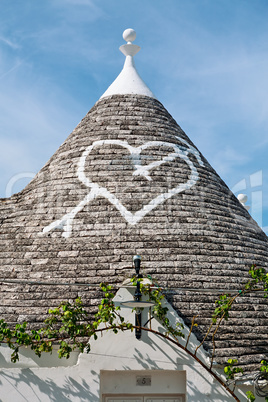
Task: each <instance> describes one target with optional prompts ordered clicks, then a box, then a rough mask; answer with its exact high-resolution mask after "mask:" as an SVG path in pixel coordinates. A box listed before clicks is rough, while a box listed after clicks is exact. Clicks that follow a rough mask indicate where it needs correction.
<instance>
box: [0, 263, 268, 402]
mask: <svg viewBox="0 0 268 402" xmlns="http://www.w3.org/2000/svg"><path fill="white" fill-rule="evenodd" d="M249 275H250V279H249V280H248V282H247V283H246V284H245V285H244V286H243V287H242V288H241V289H240V290H239V291H238V292H237V293H236V294H235V295H233V296H231V295H230V294H222V295H221V296H220V297H219V298H218V299H217V300H216V301H215V309H214V312H213V315H212V318H211V324H210V325H209V327H208V330H207V333H206V334H205V336H204V338H203V340H202V341H201V342H200V344H199V345H198V346H197V347H196V349H195V351H191V350H190V348H189V347H188V343H189V339H190V335H191V333H192V331H193V328H194V327H195V326H196V325H197V324H196V323H195V317H193V320H192V324H191V327H190V330H189V334H188V337H187V339H186V340H185V341H184V342H182V338H184V332H183V324H182V323H180V322H179V323H177V325H176V326H173V325H172V324H171V322H170V320H169V318H168V314H167V313H168V308H167V307H164V305H163V300H164V294H163V292H162V290H161V288H160V287H158V286H155V285H151V284H143V283H142V282H141V285H140V289H141V292H142V293H143V294H144V295H146V296H147V298H149V300H151V301H153V302H154V307H153V308H152V312H151V317H150V319H149V321H148V323H147V324H148V325H147V324H146V326H144V327H142V330H143V331H148V332H151V333H153V334H157V335H158V336H160V337H162V338H164V339H165V340H167V341H168V342H170V343H172V344H174V345H176V346H177V347H178V348H180V349H183V350H184V351H185V352H186V353H187V354H188V355H190V356H191V357H192V358H193V359H195V360H196V361H197V362H198V363H199V364H200V365H201V366H202V367H203V368H204V369H205V370H207V371H208V372H209V373H210V374H211V375H212V376H213V377H214V378H215V379H216V380H217V381H218V382H219V383H220V384H221V385H222V386H223V387H224V388H225V389H226V390H227V392H229V394H230V395H231V396H232V397H233V398H234V400H236V401H239V399H238V397H237V396H236V394H235V384H236V377H237V375H239V374H242V373H243V369H242V368H241V367H239V362H238V361H237V360H236V359H228V361H227V363H226V366H225V368H224V373H225V375H226V381H224V380H223V379H222V377H221V376H220V375H219V374H218V373H217V372H215V371H214V370H213V369H212V365H213V360H214V356H215V348H216V347H215V340H216V337H217V333H218V330H219V328H220V326H221V324H222V323H223V322H224V321H226V320H228V318H229V313H230V310H231V308H232V305H233V304H234V302H235V300H236V299H237V298H239V297H241V296H243V295H245V294H248V293H252V292H262V294H263V297H268V274H267V273H266V271H265V270H264V269H263V268H257V267H256V266H255V265H253V266H252V267H251V268H250V270H249ZM132 284H133V286H136V284H137V279H136V278H133V279H132ZM100 287H101V290H102V291H103V295H104V297H103V299H102V300H101V303H100V305H99V307H98V311H97V313H96V314H95V317H94V319H93V320H92V317H91V315H90V314H89V313H88V311H87V309H86V308H85V307H84V305H83V302H82V300H81V299H80V298H78V299H76V300H75V301H74V302H72V303H71V302H62V303H61V304H60V305H59V306H58V307H57V308H54V309H51V310H49V312H48V313H49V314H48V318H47V319H46V320H45V321H44V325H43V326H42V328H40V329H39V330H33V329H31V328H30V327H29V324H28V323H27V322H24V323H23V324H17V325H16V326H15V328H11V327H9V325H8V324H7V323H6V322H5V321H4V320H0V343H5V344H7V345H8V346H9V347H10V349H11V350H12V354H11V361H12V362H14V363H15V362H17V361H18V360H19V351H20V348H21V347H29V348H31V349H32V350H33V351H34V353H35V354H36V355H37V356H39V357H40V356H41V355H42V353H43V352H52V350H53V345H55V344H57V345H58V355H59V357H60V358H62V357H65V358H69V357H70V354H71V352H72V351H73V350H77V349H78V350H79V351H80V352H86V353H89V352H90V344H91V342H92V340H96V339H97V338H98V336H99V335H100V334H102V333H103V332H105V331H112V332H114V333H118V332H120V331H133V330H134V329H135V328H137V326H136V325H133V324H131V323H130V322H127V321H126V320H125V318H124V317H123V315H122V314H121V310H120V307H119V306H116V305H115V304H114V302H113V298H114V296H115V295H114V293H113V291H112V287H111V286H110V285H108V284H104V283H102V284H101V285H100ZM153 318H157V319H158V320H159V322H160V323H161V324H162V326H163V327H164V328H165V331H164V332H159V331H157V330H155V329H152V327H151V325H150V322H151V320H152V319H153ZM209 335H211V339H212V345H213V351H212V357H211V361H210V364H209V365H207V364H206V363H204V362H203V361H202V360H201V359H200V358H199V353H198V351H199V349H200V347H201V346H202V345H203V343H204V342H205V340H206V339H207V337H208V336H209ZM260 373H261V375H262V376H264V377H263V378H267V377H268V362H267V361H266V360H262V361H261V364H260ZM263 396H264V398H265V400H266V401H268V396H267V395H266V394H265V393H264V394H263ZM247 397H248V400H249V401H254V400H255V396H254V394H253V393H252V392H250V391H249V392H247Z"/></svg>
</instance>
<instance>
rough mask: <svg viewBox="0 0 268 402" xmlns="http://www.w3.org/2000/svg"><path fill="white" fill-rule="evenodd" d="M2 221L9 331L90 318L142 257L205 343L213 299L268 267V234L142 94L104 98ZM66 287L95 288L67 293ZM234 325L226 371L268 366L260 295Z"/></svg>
mask: <svg viewBox="0 0 268 402" xmlns="http://www.w3.org/2000/svg"><path fill="white" fill-rule="evenodd" d="M115 92H116V90H115ZM0 220H1V227H0V239H1V242H0V261H1V264H0V269H1V278H2V280H5V282H3V283H2V286H1V292H0V298H1V307H0V308H1V316H2V317H3V318H4V319H6V320H7V321H8V322H11V323H15V322H22V321H24V320H27V321H29V322H30V323H32V325H33V326H38V325H39V323H40V322H42V320H43V319H44V317H45V315H46V313H47V310H48V308H50V307H52V306H57V305H58V304H59V303H60V302H61V301H62V300H65V299H73V298H76V297H77V296H81V297H82V298H83V300H85V301H86V303H87V305H88V307H89V309H91V310H92V312H93V311H95V310H96V306H97V305H98V304H99V301H100V296H101V295H100V292H99V290H98V284H99V283H101V282H103V281H108V282H109V283H111V284H113V285H114V286H115V288H117V287H119V286H120V285H121V284H122V282H123V280H124V279H125V278H126V277H130V276H132V274H133V268H132V267H131V261H132V257H133V255H135V254H137V253H138V254H140V255H142V258H143V273H144V274H145V275H146V274H149V275H151V276H152V277H153V278H154V279H156V280H157V281H158V282H159V284H160V285H161V286H163V287H164V288H167V289H169V292H168V293H167V294H168V298H169V301H170V303H171V304H172V305H173V307H174V308H175V310H176V311H177V312H178V314H179V315H181V316H182V317H183V318H184V319H185V321H186V323H189V322H190V321H191V319H192V317H193V315H197V314H198V315H199V317H198V319H197V321H198V322H199V327H198V332H197V336H200V337H201V336H202V333H204V331H205V329H206V326H207V325H208V323H209V319H210V317H211V312H212V310H213V308H214V300H215V298H216V296H217V295H216V294H215V291H217V290H219V293H220V292H221V290H222V289H224V290H226V291H227V290H239V287H240V286H241V284H243V283H245V281H246V280H247V272H248V269H249V267H250V266H251V264H253V263H254V264H257V265H258V266H261V267H267V266H268V249H267V245H268V243H267V237H266V235H265V234H264V233H263V232H262V230H261V229H260V228H259V227H258V225H257V224H256V222H255V221H254V220H253V219H252V218H251V217H250V215H249V213H248V212H247V211H246V209H245V208H244V207H243V206H242V205H241V204H240V202H239V201H238V200H237V199H236V197H235V196H234V195H233V194H232V193H231V191H230V190H229V188H228V187H227V186H226V184H225V183H224V182H223V181H222V180H221V178H220V177H219V176H218V175H217V173H216V172H215V171H214V169H213V168H212V167H211V166H210V165H209V163H208V162H207V161H206V159H205V158H204V157H203V156H202V155H201V154H200V152H199V151H198V149H197V148H196V147H195V146H194V144H193V143H192V142H191V141H190V139H189V138H188V137H187V135H186V134H185V133H184V131H183V130H182V129H181V128H180V126H179V125H178V124H177V123H176V122H175V120H174V119H173V118H172V116H171V115H170V114H169V113H168V112H167V110H166V109H165V108H164V106H163V105H162V104H161V103H160V102H159V101H158V100H157V99H155V98H154V97H153V96H148V95H143V94H116V93H114V94H111V95H108V96H104V97H102V98H101V99H100V100H99V101H98V102H97V103H96V104H95V106H94V107H93V108H92V109H91V110H90V111H89V112H88V114H87V115H86V116H85V117H84V119H83V120H82V121H81V123H80V124H79V125H78V126H77V127H76V128H75V129H74V131H73V132H72V133H71V134H70V136H69V137H68V138H67V139H66V141H65V142H64V143H63V144H62V145H61V147H60V148H59V149H58V151H57V152H56V153H55V154H54V155H53V156H52V158H51V159H50V160H49V161H48V162H47V164H46V165H45V166H44V167H43V168H42V169H41V171H40V172H39V173H38V174H37V175H36V177H35V178H34V179H33V180H32V182H31V183H30V184H29V185H28V186H27V187H26V188H25V189H24V190H23V191H22V192H21V193H19V194H16V195H14V196H12V197H11V198H10V199H1V202H0ZM7 280H10V283H7V282H6V281H7ZM13 280H14V283H13V282H12V281H13ZM29 280H30V281H33V283H34V284H32V285H30V284H26V283H24V282H23V281H29ZM38 281H39V282H51V283H53V284H54V286H49V285H44V284H40V285H39V284H38ZM70 282H71V283H74V282H80V283H88V284H91V285H92V286H88V287H78V286H72V285H70V286H68V287H66V286H64V285H61V284H63V283H70ZM227 324H228V325H227ZM227 324H226V325H224V327H223V329H222V330H221V332H220V334H219V337H218V338H217V341H216V347H217V355H216V357H217V361H218V362H219V363H223V362H225V361H226V359H227V358H229V357H238V358H239V360H240V361H242V362H243V364H244V365H245V367H246V368H247V369H253V368H254V367H255V365H256V364H257V363H259V361H260V360H261V359H262V358H264V357H265V356H266V357H268V356H267V349H268V348H267V345H268V334H267V326H268V316H267V302H266V301H265V300H264V299H263V298H262V297H261V296H256V295H255V296H251V297H246V296H243V298H241V300H240V301H239V303H237V305H236V306H235V308H234V311H233V312H232V313H231V318H230V320H229V321H228V323H227ZM211 346H212V345H211V344H210V343H209V341H208V342H207V344H206V347H207V348H211Z"/></svg>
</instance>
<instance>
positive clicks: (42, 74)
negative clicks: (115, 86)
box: [0, 0, 268, 233]
mask: <svg viewBox="0 0 268 402" xmlns="http://www.w3.org/2000/svg"><path fill="white" fill-rule="evenodd" d="M267 21H268V2H267V0H148V1H144V0H143V1H140V0H136V1H132V2H127V1H125V0H124V1H123V0H116V1H111V0H44V1H38V0H23V1H21V0H0V170H1V175H0V196H1V197H5V196H8V195H10V193H12V192H17V191H20V190H21V189H22V188H23V187H24V186H25V185H26V184H27V182H28V181H29V179H30V177H31V176H33V175H34V174H35V173H37V172H38V171H39V170H40V168H41V167H42V166H43V165H44V164H45V163H46V161H47V160H48V159H49V158H50V157H51V156H52V154H53V153H54V152H55V151H56V150H57V148H58V147H59V145H60V144H61V143H62V142H63V141H64V140H65V139H66V138H67V136H68V135H69V133H70V132H71V131H72V130H73V129H74V128H75V126H76V125H77V124H78V123H79V121H80V120H81V119H82V118H83V117H84V115H85V114H86V113H87V112H88V110H89V109H90V108H91V107H92V106H93V105H94V103H95V102H96V101H97V100H98V99H99V97H100V96H101V95H102V94H103V93H104V92H105V90H106V89H107V87H108V86H109V85H110V84H111V83H112V81H113V80H114V79H115V78H116V76H117V75H118V74H119V72H120V71H121V69H122V65H123V62H124V56H123V55H122V54H121V53H120V52H119V50H118V47H119V46H120V45H121V44H123V43H124V40H123V38H122V32H123V31H124V29H126V28H134V29H135V30H136V32H137V39H136V41H135V43H136V44H138V45H140V46H141V48H142V49H141V51H140V52H139V54H138V55H137V56H136V57H135V61H136V66H137V69H138V71H139V73H140V75H141V76H142V78H143V80H144V81H145V82H146V84H147V85H148V86H149V88H150V89H151V90H152V91H153V92H154V94H155V95H156V96H157V98H158V99H159V100H160V101H161V102H162V103H163V104H164V106H165V107H166V108H167V110H168V111H169V112H170V113H171V114H172V116H173V117H174V118H175V120H176V121H177V122H178V123H179V124H180V126H181V127H182V128H183V129H184V131H185V132H186V133H187V134H188V136H189V137H190V138H191V140H192V141H193V142H194V143H195V144H196V146H197V147H198V148H199V150H200V151H201V152H202V153H203V154H204V156H205V157H206V158H207V159H208V161H209V162H210V164H211V165H212V166H213V167H214V168H215V170H216V171H217V172H218V173H219V174H220V176H221V177H222V178H223V180H224V181H225V182H226V183H227V184H228V186H229V187H230V188H231V189H233V190H234V191H235V194H238V193H246V194H247V195H248V198H249V200H248V204H249V205H251V206H252V209H251V213H252V216H253V217H254V218H255V219H256V220H257V221H258V223H259V224H260V225H261V226H263V227H264V230H265V231H266V233H267V232H268V163H267V153H268V23H267Z"/></svg>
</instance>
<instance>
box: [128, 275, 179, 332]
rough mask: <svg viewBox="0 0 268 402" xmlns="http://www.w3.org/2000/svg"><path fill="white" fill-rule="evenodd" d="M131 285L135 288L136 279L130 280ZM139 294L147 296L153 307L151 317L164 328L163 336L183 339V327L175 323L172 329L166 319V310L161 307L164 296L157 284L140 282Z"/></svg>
mask: <svg viewBox="0 0 268 402" xmlns="http://www.w3.org/2000/svg"><path fill="white" fill-rule="evenodd" d="M132 283H133V285H134V286H136V279H135V278H133V279H132ZM140 288H141V292H142V293H143V294H144V295H145V296H148V298H149V301H152V302H153V303H154V306H153V307H152V311H151V313H152V317H155V318H157V319H158V320H159V321H160V322H161V324H162V325H163V326H164V328H165V329H166V332H165V334H166V335H167V336H168V335H172V336H173V337H174V338H176V339H177V338H184V333H183V332H182V330H183V329H184V326H183V324H182V323H181V322H178V323H176V327H175V328H174V327H173V326H172V325H171V323H170V320H169V318H168V317H167V313H168V308H167V307H163V302H164V300H165V296H164V295H163V293H162V289H161V288H160V287H159V286H158V285H157V284H154V283H152V284H143V283H142V282H141V285H140Z"/></svg>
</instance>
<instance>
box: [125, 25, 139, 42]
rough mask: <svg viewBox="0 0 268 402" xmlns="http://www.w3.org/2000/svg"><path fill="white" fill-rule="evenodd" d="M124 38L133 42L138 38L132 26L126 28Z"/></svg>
mask: <svg viewBox="0 0 268 402" xmlns="http://www.w3.org/2000/svg"><path fill="white" fill-rule="evenodd" d="M123 38H124V40H125V41H126V42H133V41H134V40H135V39H136V32H135V31H134V29H132V28H128V29H125V31H124V32H123Z"/></svg>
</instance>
